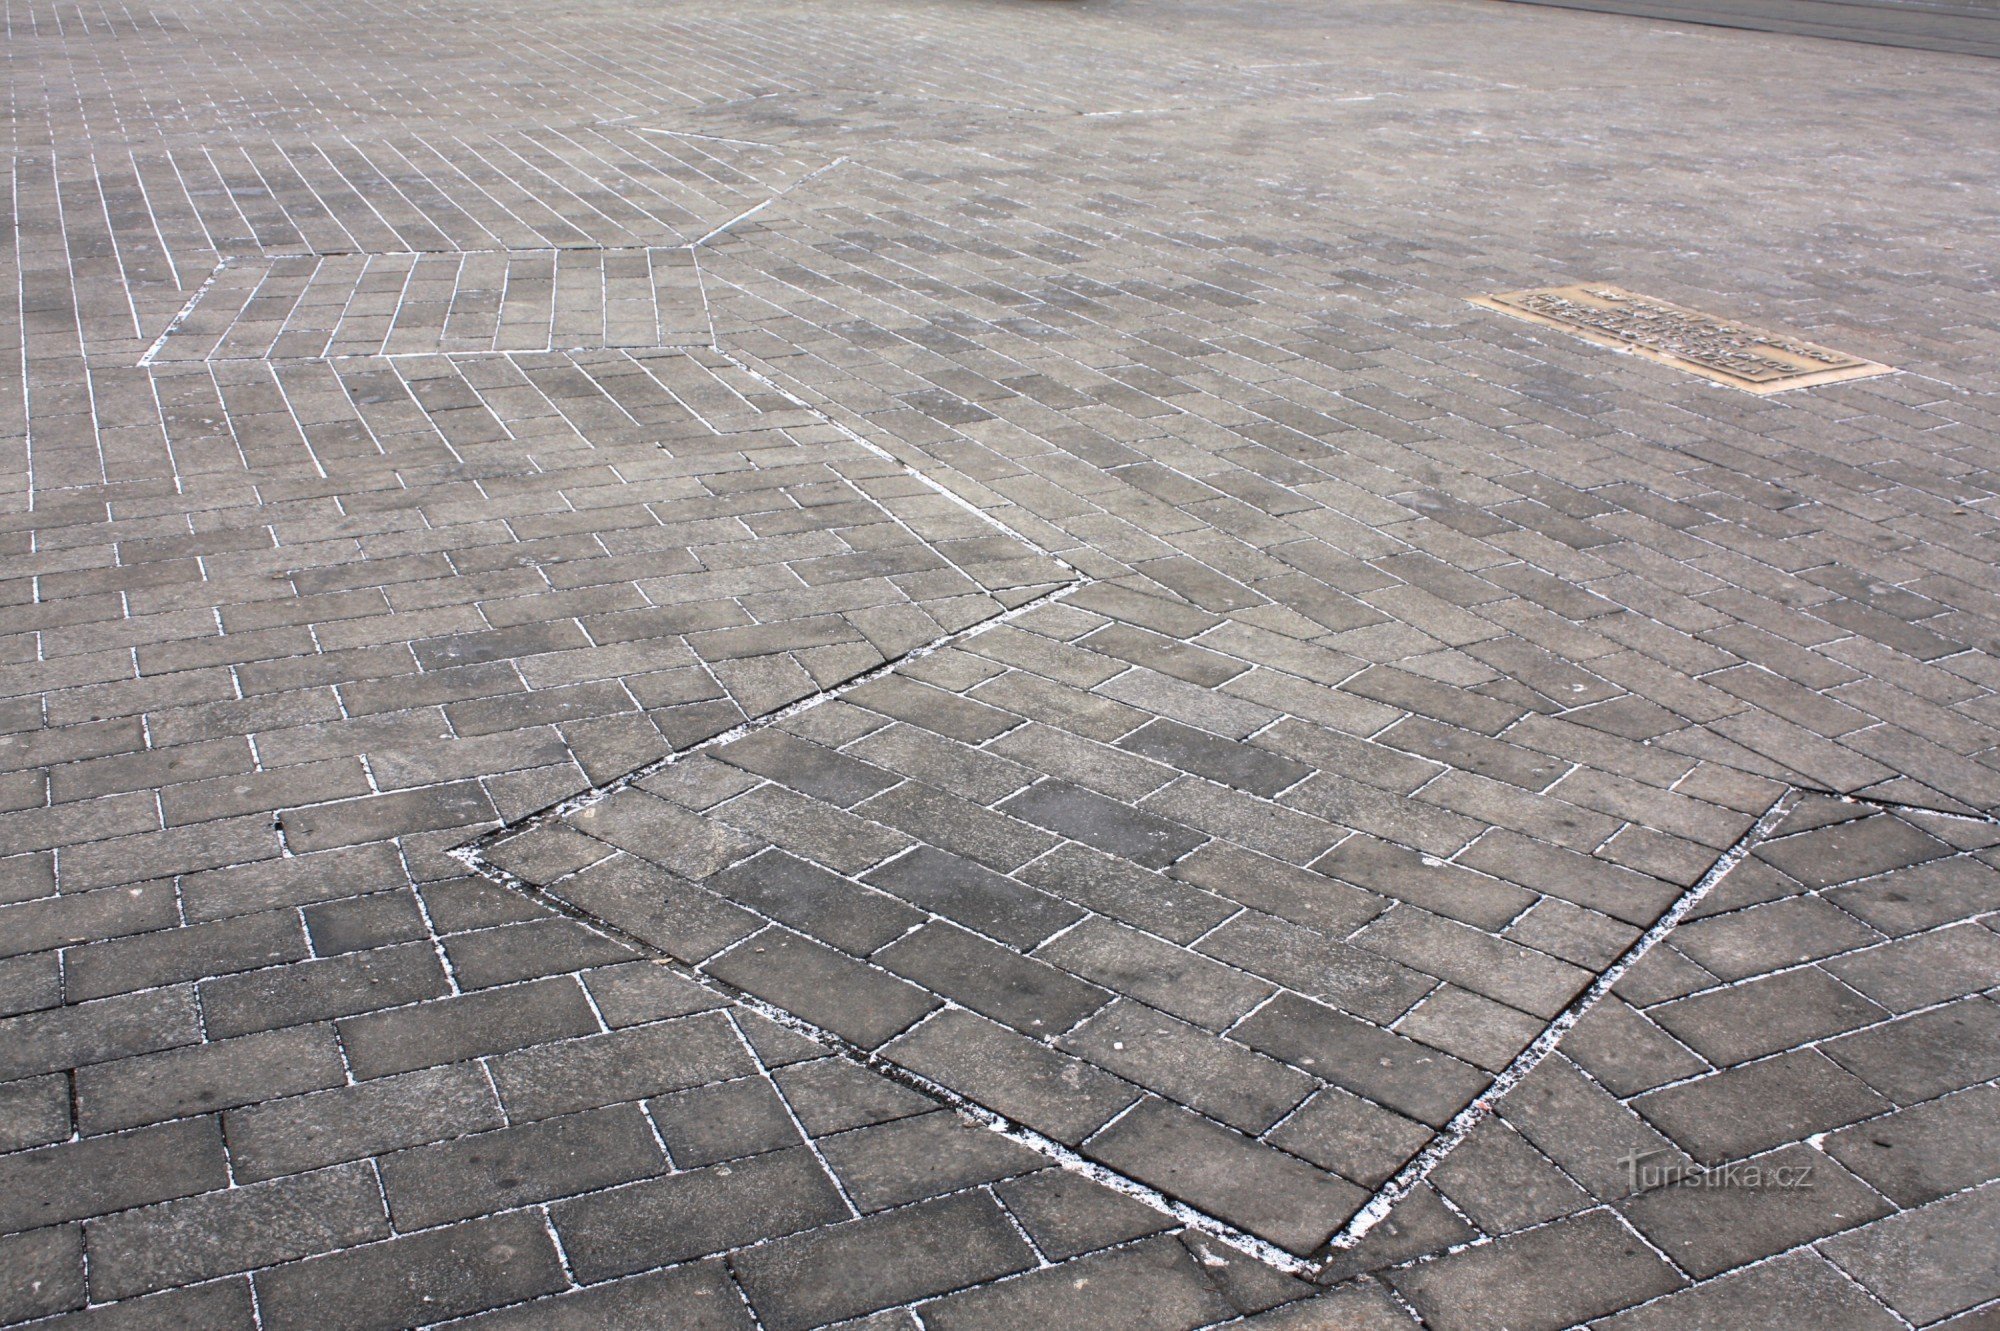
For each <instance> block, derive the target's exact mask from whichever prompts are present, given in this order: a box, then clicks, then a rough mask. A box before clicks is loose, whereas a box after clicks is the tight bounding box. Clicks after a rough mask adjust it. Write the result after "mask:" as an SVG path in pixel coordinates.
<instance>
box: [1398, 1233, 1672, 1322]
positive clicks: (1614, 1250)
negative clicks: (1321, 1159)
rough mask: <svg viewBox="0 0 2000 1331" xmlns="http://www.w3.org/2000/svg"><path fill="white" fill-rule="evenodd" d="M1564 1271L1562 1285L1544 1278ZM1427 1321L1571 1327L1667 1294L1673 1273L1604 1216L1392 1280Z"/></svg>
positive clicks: (1500, 1244)
mask: <svg viewBox="0 0 2000 1331" xmlns="http://www.w3.org/2000/svg"><path fill="white" fill-rule="evenodd" d="M1551 1269H1561V1270H1565V1271H1569V1272H1571V1273H1572V1278H1571V1279H1569V1280H1565V1281H1562V1282H1552V1281H1547V1280H1542V1279H1538V1278H1537V1276H1538V1274H1539V1273H1543V1272H1546V1271H1549V1270H1551ZM1390 1280H1391V1282H1392V1283H1393V1284H1394V1285H1395V1287H1396V1290H1397V1292H1398V1293H1400V1294H1401V1295H1402V1296H1403V1297H1404V1298H1406V1299H1408V1300H1409V1301H1410V1302H1411V1304H1413V1305H1414V1306H1415V1307H1416V1309H1417V1311H1418V1312H1419V1313H1420V1314H1422V1316H1423V1318H1424V1320H1425V1321H1426V1322H1428V1323H1430V1324H1431V1325H1433V1326H1437V1327H1439V1328H1442V1329H1444V1331H1457V1329H1458V1328H1464V1329H1465V1331H1471V1328H1473V1327H1485V1326H1491V1325H1493V1324H1494V1322H1495V1320H1497V1321H1498V1322H1499V1323H1500V1324H1501V1325H1505V1326H1508V1327H1518V1328H1521V1331H1535V1329H1536V1328H1550V1329H1551V1331H1552V1329H1553V1328H1555V1327H1561V1326H1569V1325H1571V1324H1572V1323H1575V1322H1580V1321H1588V1320H1590V1319H1592V1318H1596V1317H1602V1316H1604V1315H1605V1314H1606V1313H1610V1312H1616V1311H1617V1310H1619V1309H1620V1308H1624V1307H1628V1306H1630V1305H1632V1304H1635V1303H1640V1302H1643V1301H1645V1300H1646V1299H1650V1298H1655V1297H1657V1296H1659V1295H1661V1294H1665V1293H1668V1292H1670V1291H1672V1290H1673V1289H1675V1288H1677V1287H1678V1286H1679V1285H1680V1283H1681V1282H1680V1279H1679V1277H1677V1276H1676V1275H1675V1274H1674V1271H1673V1268H1671V1267H1669V1266H1668V1265H1667V1264H1666V1263H1665V1262H1663V1261H1661V1260H1660V1259H1659V1258H1658V1257H1656V1256H1655V1255H1654V1254H1653V1253H1652V1252H1651V1251H1650V1250H1649V1249H1647V1247H1646V1246H1645V1245H1644V1244H1643V1243H1641V1242H1640V1241H1639V1240H1638V1239H1637V1238H1636V1237H1634V1236H1633V1235H1632V1234H1631V1233H1630V1232H1629V1231H1627V1230H1626V1229H1624V1228H1623V1227H1622V1226H1620V1225H1619V1224H1618V1222H1617V1221H1616V1220H1614V1219H1612V1218H1611V1217H1610V1216H1609V1215H1607V1214H1605V1213H1603V1212H1593V1213H1591V1214H1589V1215H1585V1216H1580V1217H1577V1218H1575V1219H1570V1220H1563V1221H1559V1222H1557V1223H1556V1224H1553V1225H1547V1226H1544V1227H1542V1228H1539V1229H1531V1230H1528V1231H1526V1232H1524V1233H1521V1234H1516V1235H1513V1236H1511V1237H1508V1238H1504V1239H1500V1240H1499V1241H1497V1242H1494V1243H1491V1244H1487V1245H1485V1246H1484V1247H1476V1248H1468V1249H1465V1250H1464V1251H1462V1252H1458V1253H1453V1254H1451V1255H1449V1256H1446V1257H1441V1258H1439V1259H1437V1260H1436V1261H1433V1262H1427V1263H1424V1264H1421V1265H1418V1266H1413V1267H1411V1268H1409V1269H1408V1270H1406V1271H1401V1272H1398V1273H1396V1274H1395V1275H1393V1276H1391V1277H1390Z"/></svg>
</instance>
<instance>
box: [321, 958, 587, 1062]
mask: <svg viewBox="0 0 2000 1331" xmlns="http://www.w3.org/2000/svg"><path fill="white" fill-rule="evenodd" d="M338 1029H339V1031H340V1040H341V1044H342V1045H343V1046H345V1048H346V1050H347V1060H348V1065H349V1066H350V1067H352V1068H353V1070H354V1073H355V1075H356V1076H358V1077H381V1076H386V1075H388V1074H390V1073H393V1072H408V1071H411V1070H412V1069H415V1068H422V1067H430V1066H434V1065H436V1064H439V1063H451V1062H456V1061H457V1060H459V1059H464V1058H471V1057H476V1056H478V1055H480V1054H492V1053H499V1052H501V1051H503V1050H508V1049H518V1048H520V1047H521V1046H523V1045H531V1044H539V1043H542V1042H544V1041H548V1040H561V1039H564V1038H566V1037H569V1036H576V1035H584V1034H588V1033H589V1032H592V1031H594V1030H596V1029H597V1020H596V1018H595V1017H594V1016H593V1015H592V1014H591V1011H590V1005H589V1004H588V1003H587V1002H586V1001H585V999H584V996H583V990H582V989H581V988H580V987H579V986H578V985H577V983H576V982H575V981H574V980H569V979H549V980H537V981H533V982H531V983H528V984H524V985H518V986H515V987H512V988H506V989H495V990H491V991H489V992H486V993H478V994H463V995H454V996H452V997H449V998H439V999H434V1000H432V1001H431V1002H428V1003H419V1004H417V1005H415V1006H413V1007H406V1008H397V1009H395V1010H394V1011H390V1012H381V1013H370V1014H368V1015H365V1016H359V1017H349V1018H346V1019H344V1020H342V1021H341V1022H339V1023H338Z"/></svg>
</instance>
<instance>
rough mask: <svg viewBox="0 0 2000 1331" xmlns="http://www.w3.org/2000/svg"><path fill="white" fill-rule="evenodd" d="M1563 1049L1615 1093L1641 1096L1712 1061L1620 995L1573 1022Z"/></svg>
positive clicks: (1565, 1037)
mask: <svg viewBox="0 0 2000 1331" xmlns="http://www.w3.org/2000/svg"><path fill="white" fill-rule="evenodd" d="M1628 973H1629V972H1628ZM1563 1053H1564V1054H1566V1055H1567V1056H1568V1057H1569V1058H1570V1059H1571V1060H1572V1061H1574V1062H1575V1063H1576V1064H1577V1066H1579V1067H1581V1068H1583V1069H1584V1070H1585V1071H1586V1072H1588V1073H1589V1074H1590V1075H1591V1076H1592V1077H1594V1078H1596V1079H1597V1081H1598V1082H1600V1083H1601V1084H1602V1085H1603V1086H1604V1087H1605V1089H1606V1090H1609V1091H1610V1092H1611V1093H1612V1094H1614V1095H1637V1094H1638V1093H1640V1092H1642V1091H1647V1090H1651V1089H1652V1088H1653V1087H1655V1086H1662V1085H1665V1084H1666V1083H1667V1082H1670V1081H1679V1080H1680V1079H1681V1078H1683V1077H1692V1076H1697V1075H1699V1074H1700V1073H1703V1072H1706V1071H1707V1070H1708V1062H1707V1060H1705V1059H1703V1058H1702V1057H1701V1056H1700V1055H1698V1054H1696V1053H1695V1052H1694V1051H1693V1050H1691V1049H1689V1048H1687V1046H1685V1045H1683V1044H1682V1043H1681V1042H1680V1041H1678V1040H1676V1039H1674V1038H1673V1037H1672V1036H1670V1035H1668V1034H1667V1033H1666V1032H1665V1031H1663V1030H1661V1029H1660V1028H1659V1027H1658V1026H1655V1025H1654V1024H1653V1023H1652V1022H1650V1021H1648V1020H1647V1019H1646V1018H1645V1017H1643V1016H1641V1015H1640V1014H1639V1013H1638V1012H1637V1011H1635V1010H1634V1009H1633V1008H1632V1007H1631V1005H1630V1004H1628V1003H1626V1002H1625V1001H1624V1000H1623V999H1621V998H1619V997H1617V996H1616V995H1612V996H1609V997H1606V998H1605V999H1604V1000H1603V1001H1602V1002H1599V1003H1597V1004H1596V1005H1595V1006H1593V1007H1592V1008H1591V1009H1590V1011H1588V1012H1586V1013H1585V1014H1584V1015H1583V1017H1582V1018H1581V1019H1580V1020H1579V1021H1578V1022H1577V1023H1576V1025H1574V1026H1572V1027H1570V1029H1569V1033H1568V1034H1566V1035H1564V1036H1563Z"/></svg>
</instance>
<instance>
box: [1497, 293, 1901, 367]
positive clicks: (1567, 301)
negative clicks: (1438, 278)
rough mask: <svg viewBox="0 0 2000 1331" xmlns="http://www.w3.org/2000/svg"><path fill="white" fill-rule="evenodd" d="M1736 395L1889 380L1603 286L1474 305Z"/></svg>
mask: <svg viewBox="0 0 2000 1331" xmlns="http://www.w3.org/2000/svg"><path fill="white" fill-rule="evenodd" d="M1472 303H1473V304H1474V305H1483V306H1485V307H1486V308H1487V309H1490V310H1499V311H1500V312H1501V313H1502V314H1511V315H1513V316H1514V317H1515V318H1517V319H1527V320H1529V321H1530V322H1533V323H1538V324H1547V325H1549V326H1550V327H1551V328H1560V329H1562V330H1563V331H1564V332H1566V333H1572V334H1574V335H1575V336H1577V337H1580V338H1583V339H1584V340H1585V341H1587V342H1595V343H1597V344H1598V345H1599V346H1606V347H1615V348H1617V349H1618V350H1620V351H1630V352H1634V353H1636V354H1638V355H1641V356H1644V357H1646V358H1647V359H1649V360H1656V361H1659V362H1661V363H1662V364H1665V365H1673V366H1677V367H1679V368H1680V369H1683V370H1692V371H1693V372H1694V373H1696V374H1699V375H1702V376H1704V377H1705V378H1709V379H1713V380H1715V381H1716V382H1717V383H1722V384H1728V385H1729V386H1730V387H1731V388H1740V389H1742V390H1744V391H1745V392H1747V393H1781V392H1783V391H1784V390H1786V389H1788V388H1810V387H1811V386H1812V385H1814V384H1831V383H1838V382H1839V381H1840V380H1843V379H1866V378H1868V377H1869V376H1871V375H1877V374H1893V373H1895V371H1894V370H1892V369H1891V368H1890V367H1889V366H1887V365H1877V364H1876V363H1875V362H1874V361H1869V360H1862V359H1861V358H1860V357H1859V356H1849V355H1847V354H1846V353H1845V352H1840V351H1832V350H1829V349H1828V348H1826V347H1821V346H1815V345H1814V344H1813V343H1811V342H1803V341H1800V340H1799V339H1798V338H1795V337H1786V336H1785V335H1784V334H1782V333H1772V332H1766V331H1765V330H1764V329H1761V328H1752V327H1751V326H1750V325H1748V324H1740V323H1736V322H1735V321H1734V320H1730V319H1719V318H1717V317H1716V316H1714V315H1712V314H1703V313H1702V312H1701V311H1700V310H1690V309H1687V308H1686V307H1684V306H1680V305H1673V304H1669V303H1668V302H1666V301H1664V300H1654V299H1653V298H1652V297H1651V296H1641V295H1638V294H1636V293H1634V292H1630V291H1627V290H1625V289H1624V288H1622V287H1614V286H1607V285H1605V284H1604V283H1601V282H1584V283H1579V284H1578V285H1576V286H1567V287H1544V288H1542V289H1540V290H1537V291H1509V292H1507V293H1505V294H1504V295H1499V296H1483V297H1479V298H1477V299H1475V300H1474V301H1473V302H1472Z"/></svg>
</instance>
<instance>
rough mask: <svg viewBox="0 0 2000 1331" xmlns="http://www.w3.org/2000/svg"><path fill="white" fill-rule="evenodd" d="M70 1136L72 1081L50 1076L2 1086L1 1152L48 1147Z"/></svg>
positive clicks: (0, 1117) (0, 1094) (0, 1099)
mask: <svg viewBox="0 0 2000 1331" xmlns="http://www.w3.org/2000/svg"><path fill="white" fill-rule="evenodd" d="M69 1134H70V1098H69V1078H67V1077H64V1076H61V1075H58V1074H50V1075H48V1076H42V1077H30V1078H28V1079H27V1080H25V1081H10V1082H4V1083H0V1151H23V1150H26V1149H27V1148H28V1147H30V1146H46V1145H48V1144H49V1143H50V1142H59V1141H62V1140H63V1139H64V1138H66V1137H68V1136H69Z"/></svg>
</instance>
